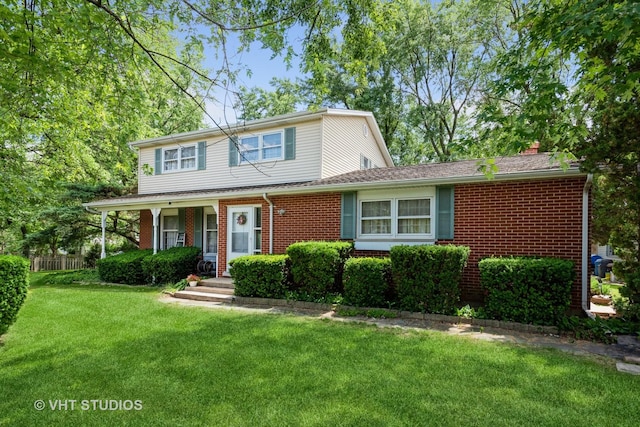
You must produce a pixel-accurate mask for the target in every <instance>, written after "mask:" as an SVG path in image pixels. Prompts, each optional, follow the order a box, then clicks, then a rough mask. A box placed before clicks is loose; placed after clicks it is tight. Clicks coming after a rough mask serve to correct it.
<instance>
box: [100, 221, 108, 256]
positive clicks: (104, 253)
mask: <svg viewBox="0 0 640 427" xmlns="http://www.w3.org/2000/svg"><path fill="white" fill-rule="evenodd" d="M101 214H102V252H100V258H106V257H107V247H106V244H107V212H106V211H102V212H101Z"/></svg>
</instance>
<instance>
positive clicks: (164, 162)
mask: <svg viewBox="0 0 640 427" xmlns="http://www.w3.org/2000/svg"><path fill="white" fill-rule="evenodd" d="M187 148H193V149H194V153H195V154H194V155H193V156H189V157H182V154H183V153H182V152H183V150H184V149H187ZM173 150H177V152H178V157H177V158H176V159H169V160H168V159H166V153H167V152H168V151H173ZM185 160H193V166H192V167H188V168H185V167H183V166H182V164H183V162H184V161H185ZM167 162H177V164H178V167H177V168H176V169H167ZM197 169H198V144H188V145H177V146H173V147H166V148H163V149H162V173H163V174H165V173H175V172H184V171H194V170H197Z"/></svg>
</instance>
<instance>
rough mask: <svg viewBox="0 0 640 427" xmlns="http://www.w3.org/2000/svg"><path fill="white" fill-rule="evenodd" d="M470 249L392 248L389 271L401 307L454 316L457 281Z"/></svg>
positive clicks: (465, 247)
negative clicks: (390, 269) (390, 271)
mask: <svg viewBox="0 0 640 427" xmlns="http://www.w3.org/2000/svg"><path fill="white" fill-rule="evenodd" d="M470 252H471V250H470V249H469V247H467V246H454V245H420V246H404V245H401V246H393V247H392V248H391V253H390V256H391V268H392V274H393V281H394V283H395V285H396V287H397V290H398V300H399V303H400V308H401V309H403V310H408V311H424V312H428V313H440V314H453V313H455V309H456V305H457V303H458V302H459V301H460V279H461V277H462V270H463V269H464V267H465V266H466V263H467V259H468V258H469V253H470Z"/></svg>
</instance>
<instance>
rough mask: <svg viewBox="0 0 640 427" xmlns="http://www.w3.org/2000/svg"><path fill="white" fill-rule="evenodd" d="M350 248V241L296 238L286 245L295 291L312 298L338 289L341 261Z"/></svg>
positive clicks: (349, 254) (346, 256)
mask: <svg viewBox="0 0 640 427" xmlns="http://www.w3.org/2000/svg"><path fill="white" fill-rule="evenodd" d="M352 252H353V244H352V243H350V242H299V243H294V244H292V245H291V246H289V247H288V248H287V255H289V258H290V259H291V274H292V278H293V283H294V287H295V291H296V292H299V293H301V294H305V295H307V296H308V297H309V298H312V299H316V298H323V297H325V296H326V295H327V294H329V293H339V292H342V272H343V268H344V263H345V261H346V260H347V258H349V256H351V253H352Z"/></svg>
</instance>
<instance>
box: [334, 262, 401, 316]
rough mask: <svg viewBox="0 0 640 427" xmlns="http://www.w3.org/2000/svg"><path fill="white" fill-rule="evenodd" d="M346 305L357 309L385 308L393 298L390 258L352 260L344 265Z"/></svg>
mask: <svg viewBox="0 0 640 427" xmlns="http://www.w3.org/2000/svg"><path fill="white" fill-rule="evenodd" d="M343 283H344V303H345V304H346V305H353V306H355V307H384V306H386V305H388V302H389V301H391V300H392V299H393V298H392V297H391V291H392V288H391V260H390V259H389V258H350V259H348V260H347V262H346V263H345V265H344V275H343Z"/></svg>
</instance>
